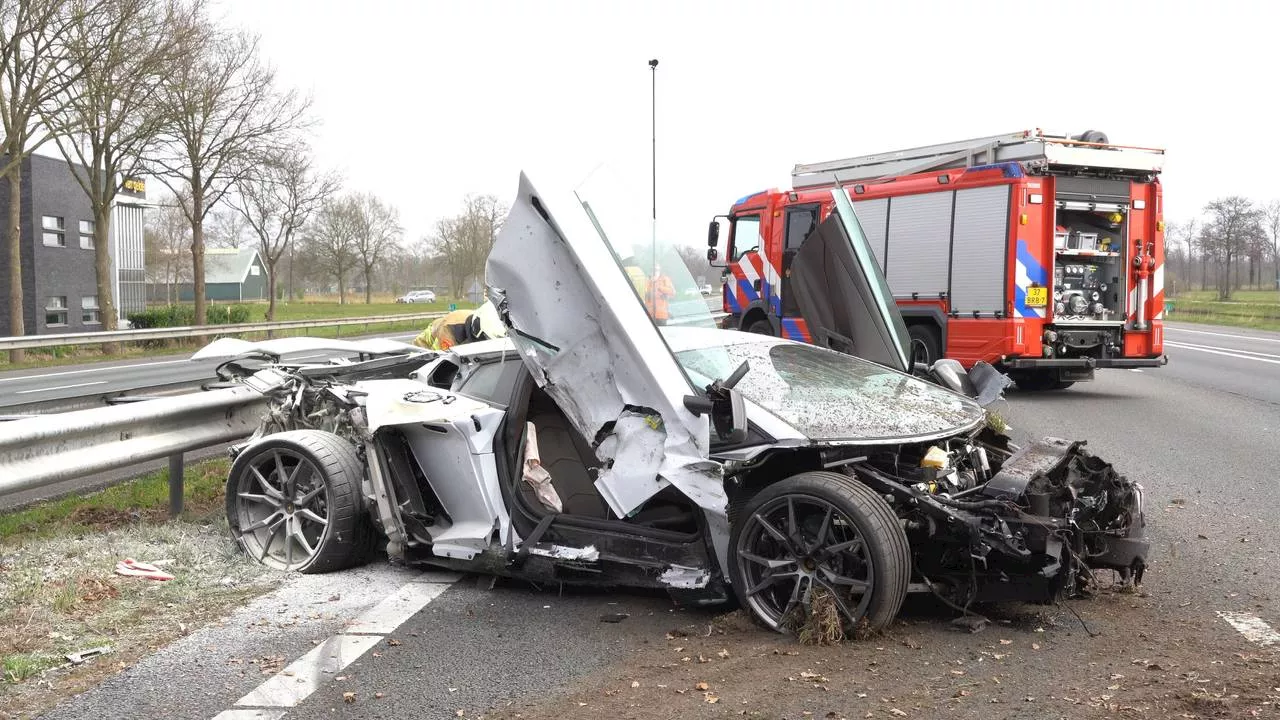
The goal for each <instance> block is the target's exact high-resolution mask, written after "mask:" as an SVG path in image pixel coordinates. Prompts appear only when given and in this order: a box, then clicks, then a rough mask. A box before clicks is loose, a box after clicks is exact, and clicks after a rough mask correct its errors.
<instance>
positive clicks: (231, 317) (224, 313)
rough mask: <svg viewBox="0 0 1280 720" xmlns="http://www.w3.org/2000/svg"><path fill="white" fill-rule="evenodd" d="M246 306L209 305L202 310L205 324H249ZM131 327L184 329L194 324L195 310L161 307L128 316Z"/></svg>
mask: <svg viewBox="0 0 1280 720" xmlns="http://www.w3.org/2000/svg"><path fill="white" fill-rule="evenodd" d="M249 312H250V309H249V306H248V305H209V306H207V307H206V308H205V309H204V316H205V322H206V323H207V324H209V325H239V324H241V323H247V322H249ZM128 317H129V322H130V323H131V324H132V325H133V327H135V328H137V329H139V330H142V329H146V328H162V327H185V326H187V325H195V324H196V309H195V307H194V306H192V305H162V306H160V307H154V308H150V309H148V310H144V311H142V312H139V313H133V314H131V315H129V316H128Z"/></svg>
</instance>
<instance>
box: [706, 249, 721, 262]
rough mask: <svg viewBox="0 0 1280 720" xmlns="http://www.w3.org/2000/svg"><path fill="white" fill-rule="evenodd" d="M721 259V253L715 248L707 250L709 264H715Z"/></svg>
mask: <svg viewBox="0 0 1280 720" xmlns="http://www.w3.org/2000/svg"><path fill="white" fill-rule="evenodd" d="M719 257H720V251H719V250H717V249H715V248H707V262H715V261H716V259H717V258H719Z"/></svg>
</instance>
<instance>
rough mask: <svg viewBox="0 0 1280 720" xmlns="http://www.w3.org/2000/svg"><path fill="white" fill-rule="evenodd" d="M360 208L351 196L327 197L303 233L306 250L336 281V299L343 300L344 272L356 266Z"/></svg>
mask: <svg viewBox="0 0 1280 720" xmlns="http://www.w3.org/2000/svg"><path fill="white" fill-rule="evenodd" d="M359 215H360V209H359V207H358V204H357V202H356V200H355V198H352V197H341V198H331V199H330V200H328V201H327V202H325V203H324V205H323V206H322V207H321V208H320V212H319V214H317V216H316V221H315V222H314V223H313V224H312V226H311V228H310V231H309V232H308V233H307V241H306V245H307V252H308V253H309V254H310V255H311V256H313V257H314V258H315V261H316V263H317V264H318V265H319V266H320V267H321V268H323V269H324V271H325V273H326V274H327V275H328V276H329V277H331V278H333V279H334V280H335V281H337V283H338V302H339V303H340V304H345V303H346V302H347V274H348V273H350V272H351V270H352V268H354V267H355V266H356V263H357V261H358V259H359V253H358V252H357V251H356V235H357V234H358V233H359V232H360V224H361V223H360V219H359Z"/></svg>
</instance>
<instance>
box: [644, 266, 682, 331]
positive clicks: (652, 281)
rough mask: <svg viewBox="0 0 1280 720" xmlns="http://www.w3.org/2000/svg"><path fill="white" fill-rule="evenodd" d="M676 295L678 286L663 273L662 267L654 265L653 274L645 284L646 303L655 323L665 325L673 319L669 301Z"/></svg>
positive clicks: (646, 307)
mask: <svg viewBox="0 0 1280 720" xmlns="http://www.w3.org/2000/svg"><path fill="white" fill-rule="evenodd" d="M675 296H676V288H675V285H674V284H672V282H671V278H670V277H668V276H667V275H664V274H663V272H662V268H661V267H659V266H657V265H654V266H653V275H652V276H651V277H650V278H649V282H648V283H647V284H646V286H645V292H644V305H645V309H647V310H648V311H649V316H650V317H652V318H653V321H654V322H655V323H657V324H659V325H665V324H666V322H667V321H668V320H670V319H671V308H670V305H669V303H670V302H671V298H673V297H675Z"/></svg>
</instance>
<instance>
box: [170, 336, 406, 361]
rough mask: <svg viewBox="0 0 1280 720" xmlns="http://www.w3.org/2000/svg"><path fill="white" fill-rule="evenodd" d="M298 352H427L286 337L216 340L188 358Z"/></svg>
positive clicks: (399, 345) (378, 343)
mask: <svg viewBox="0 0 1280 720" xmlns="http://www.w3.org/2000/svg"><path fill="white" fill-rule="evenodd" d="M300 352H332V353H347V354H349V355H403V354H410V353H426V352H427V351H425V350H423V349H422V348H420V347H416V346H414V345H410V344H408V343H403V342H400V341H399V340H391V339H388V338H369V339H367V340H339V339H336V338H315V337H287V338H276V339H274V340H262V341H260V342H253V341H249V340H241V339H239V338H219V339H217V340H214V341H213V342H211V343H209V344H208V345H205V346H204V347H203V348H201V349H199V350H197V351H196V352H195V353H194V354H192V355H191V359H192V360H227V359H230V358H237V357H245V356H247V355H259V356H270V357H274V358H277V359H278V358H280V357H281V356H283V355H291V354H293V353H300Z"/></svg>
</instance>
